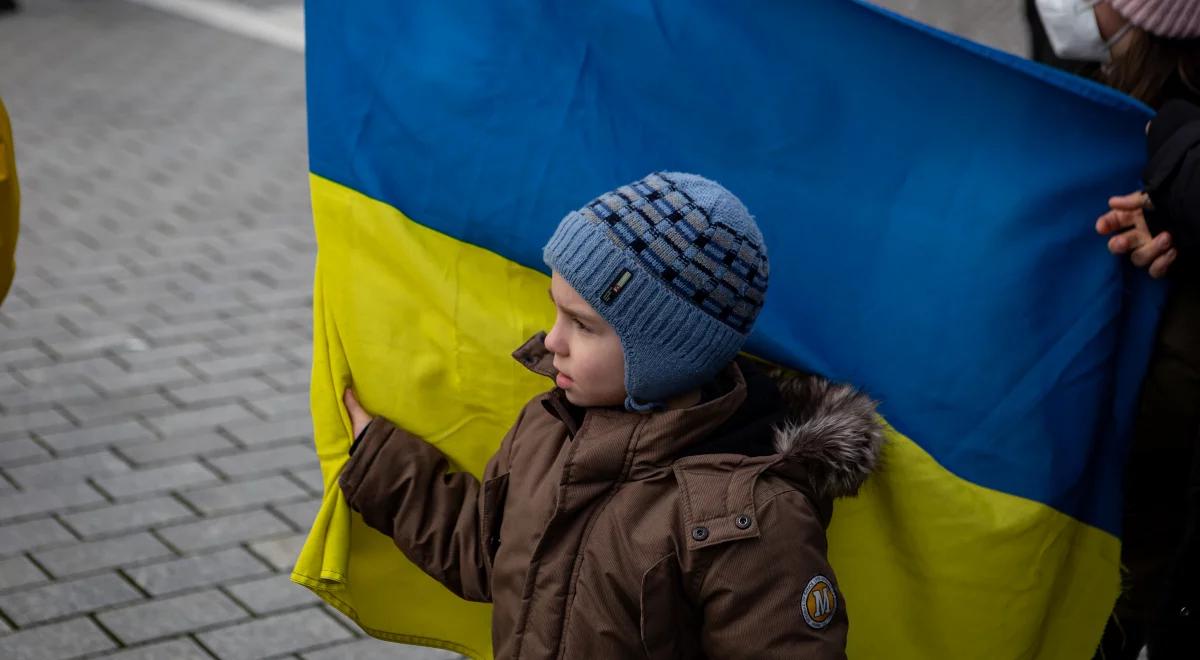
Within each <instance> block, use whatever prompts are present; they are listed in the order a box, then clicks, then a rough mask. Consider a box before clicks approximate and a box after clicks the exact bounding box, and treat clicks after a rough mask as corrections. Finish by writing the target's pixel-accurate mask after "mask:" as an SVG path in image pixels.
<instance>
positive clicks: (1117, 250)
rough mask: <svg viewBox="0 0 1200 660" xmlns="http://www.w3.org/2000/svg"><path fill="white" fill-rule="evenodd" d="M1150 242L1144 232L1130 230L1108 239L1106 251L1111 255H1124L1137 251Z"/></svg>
mask: <svg viewBox="0 0 1200 660" xmlns="http://www.w3.org/2000/svg"><path fill="white" fill-rule="evenodd" d="M1149 242H1150V235H1149V234H1148V233H1146V232H1144V231H1138V230H1136V229H1131V230H1129V231H1127V232H1124V233H1122V234H1117V235H1116V236H1113V237H1112V238H1110V239H1108V251H1109V252H1111V253H1113V254H1125V253H1126V252H1131V251H1133V250H1137V249H1139V248H1141V247H1143V246H1144V245H1146V243H1149Z"/></svg>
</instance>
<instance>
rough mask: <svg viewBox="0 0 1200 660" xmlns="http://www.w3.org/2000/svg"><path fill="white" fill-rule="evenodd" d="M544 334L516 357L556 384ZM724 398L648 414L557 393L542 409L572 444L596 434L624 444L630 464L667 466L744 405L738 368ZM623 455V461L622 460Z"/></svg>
mask: <svg viewBox="0 0 1200 660" xmlns="http://www.w3.org/2000/svg"><path fill="white" fill-rule="evenodd" d="M545 340H546V333H544V332H539V333H538V334H536V335H534V336H533V337H531V338H530V339H529V340H528V341H526V342H525V343H524V344H523V345H522V346H521V347H520V348H518V349H517V350H516V351H514V352H513V357H514V358H515V359H516V360H517V361H518V362H520V363H521V364H523V365H525V367H526V368H527V369H529V370H530V371H532V372H534V373H537V374H541V375H543V376H546V377H547V378H550V379H554V378H555V377H556V376H557V372H556V371H555V369H554V365H553V362H554V356H553V354H551V353H550V351H549V350H548V349H546V344H545ZM717 378H718V384H719V391H720V392H721V394H720V395H718V396H716V397H715V398H712V399H710V400H708V401H704V402H702V403H699V404H697V405H694V406H692V407H690V408H685V409H680V410H662V411H656V412H649V413H636V412H629V411H627V410H625V409H624V408H615V407H614V408H587V409H583V408H579V407H577V406H575V405H573V404H571V403H570V402H568V401H567V398H566V394H565V393H564V392H563V390H562V389H560V388H558V387H555V388H554V389H553V390H551V391H550V392H549V393H547V394H546V395H545V398H544V399H543V401H542V405H543V406H544V407H545V408H546V410H547V411H548V412H549V413H550V414H551V415H553V416H554V417H556V418H557V419H559V420H560V421H561V422H562V423H563V424H564V425H566V427H567V430H568V433H569V434H570V436H571V437H572V438H574V437H575V436H577V435H580V434H581V433H583V434H586V435H587V436H588V437H589V441H590V436H591V433H592V432H595V433H598V434H601V435H603V436H604V437H606V438H613V439H617V438H620V439H623V440H624V441H625V444H626V445H627V446H626V452H628V453H629V454H631V459H632V464H634V465H638V464H642V465H645V464H658V465H661V464H666V463H669V462H671V460H672V459H673V458H674V457H676V456H678V455H680V454H682V453H684V451H685V450H686V449H687V448H688V447H689V446H691V445H693V444H695V443H697V442H699V441H701V440H703V439H704V438H705V437H706V436H708V435H709V434H710V433H711V432H712V431H714V430H716V429H717V428H718V427H720V426H721V424H722V423H724V422H725V421H726V420H727V419H729V418H730V417H731V416H732V415H733V413H734V412H736V411H737V409H738V408H739V407H740V406H741V405H742V403H743V402H744V401H745V399H746V381H745V378H744V377H743V375H742V371H741V369H740V368H739V367H738V366H737V364H736V363H731V364H730V365H729V366H728V367H727V368H726V369H725V370H724V371H723V372H722V373H721V374H720V375H719V376H718V377H717ZM626 452H622V459H623V458H624V454H625V453H626Z"/></svg>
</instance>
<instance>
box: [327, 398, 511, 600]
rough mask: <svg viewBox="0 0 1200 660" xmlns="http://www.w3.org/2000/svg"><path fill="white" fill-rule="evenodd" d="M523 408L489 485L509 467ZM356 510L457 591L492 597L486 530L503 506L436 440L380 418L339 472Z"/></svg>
mask: <svg viewBox="0 0 1200 660" xmlns="http://www.w3.org/2000/svg"><path fill="white" fill-rule="evenodd" d="M523 418H524V413H523V412H522V416H521V417H520V418H518V419H517V422H516V424H514V425H513V427H512V429H510V430H509V432H508V435H507V436H505V438H504V440H503V441H502V442H501V445H500V449H499V450H498V451H497V452H496V454H495V455H493V456H492V458H491V460H489V461H488V465H487V468H486V469H485V471H484V480H483V483H484V484H487V483H489V482H490V481H491V480H493V479H495V478H497V477H499V476H501V475H503V474H504V473H506V472H507V471H508V456H509V451H510V448H511V446H512V439H513V437H514V436H515V435H516V431H517V428H518V427H519V426H520V424H521V419H523ZM338 484H339V485H340V486H341V489H342V493H343V494H344V495H345V496H346V501H347V502H348V503H349V504H350V508H351V509H353V510H354V511H357V512H359V513H360V514H362V518H363V522H365V523H366V524H367V525H368V526H370V527H372V528H374V529H376V530H378V531H380V532H382V533H384V534H387V535H388V536H391V537H392V540H393V541H394V542H395V544H396V547H398V548H400V550H401V551H402V552H403V553H404V555H405V556H406V557H408V559H409V560H410V561H412V562H413V563H414V564H416V565H417V566H418V567H419V568H420V569H421V570H423V571H424V572H425V573H426V574H428V575H429V576H430V577H432V578H434V579H435V580H437V581H438V582H441V583H442V584H443V585H445V586H446V588H448V589H450V590H451V591H453V592H454V593H455V594H457V595H458V596H459V597H461V598H464V599H466V600H472V601H479V602H490V601H491V557H490V556H489V555H488V543H489V540H488V539H487V538H485V532H484V528H485V527H486V523H487V518H488V516H490V515H494V514H495V513H496V512H495V511H489V508H492V507H495V506H497V505H498V503H496V502H491V501H489V498H488V497H487V496H486V492H485V491H486V488H481V485H480V481H479V480H478V479H476V478H475V477H474V475H472V474H470V473H467V472H451V471H450V463H449V459H448V458H447V457H446V455H445V454H443V453H442V452H441V451H439V450H438V449H437V448H436V447H434V446H433V445H431V444H429V443H427V442H425V441H424V440H422V439H421V438H419V437H417V436H415V435H413V434H412V433H409V432H407V431H405V430H403V429H400V428H398V427H396V426H395V425H394V424H392V423H391V422H389V421H387V420H386V419H382V418H376V419H374V420H373V421H372V422H371V424H370V425H369V426H368V427H367V429H366V430H365V432H364V433H363V434H362V437H361V439H360V440H359V441H358V442H357V443H356V447H355V449H354V451H353V453H352V454H351V456H350V460H349V461H347V462H346V465H345V466H344V467H343V468H342V472H341V475H340V476H339V478H338Z"/></svg>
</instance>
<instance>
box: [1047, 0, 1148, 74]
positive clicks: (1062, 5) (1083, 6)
mask: <svg viewBox="0 0 1200 660" xmlns="http://www.w3.org/2000/svg"><path fill="white" fill-rule="evenodd" d="M1102 1H1103V0H1037V8H1038V14H1040V15H1041V17H1042V25H1044V26H1045V27H1046V36H1047V37H1049V39H1050V47H1051V48H1053V49H1054V54H1055V55H1058V56H1059V57H1062V58H1065V59H1069V60H1084V61H1087V62H1107V61H1108V60H1109V50H1110V49H1111V48H1112V46H1113V44H1115V43H1117V42H1118V41H1120V40H1121V37H1123V36H1125V33H1126V32H1128V31H1129V28H1131V27H1132V24H1130V23H1126V24H1125V25H1124V26H1123V27H1122V28H1121V29H1120V30H1117V33H1116V34H1114V35H1113V36H1112V38H1111V39H1109V40H1108V41H1105V40H1104V38H1103V37H1101V36H1100V26H1099V25H1098V24H1097V23H1096V11H1095V7H1096V5H1098V4H1100V2H1102Z"/></svg>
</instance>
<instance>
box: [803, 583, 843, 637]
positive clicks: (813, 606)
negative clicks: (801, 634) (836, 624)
mask: <svg viewBox="0 0 1200 660" xmlns="http://www.w3.org/2000/svg"><path fill="white" fill-rule="evenodd" d="M802 600H803V603H804V621H805V623H807V624H808V626H809V627H810V628H815V629H817V630H820V629H821V628H824V627H825V626H827V625H829V622H830V621H833V615H834V614H835V613H836V612H837V605H838V603H837V592H836V591H834V590H833V583H831V582H830V581H829V578H827V577H825V576H824V575H818V576H817V577H815V578H813V579H811V580H809V581H808V586H807V587H805V588H804V597H803V599H802Z"/></svg>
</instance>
